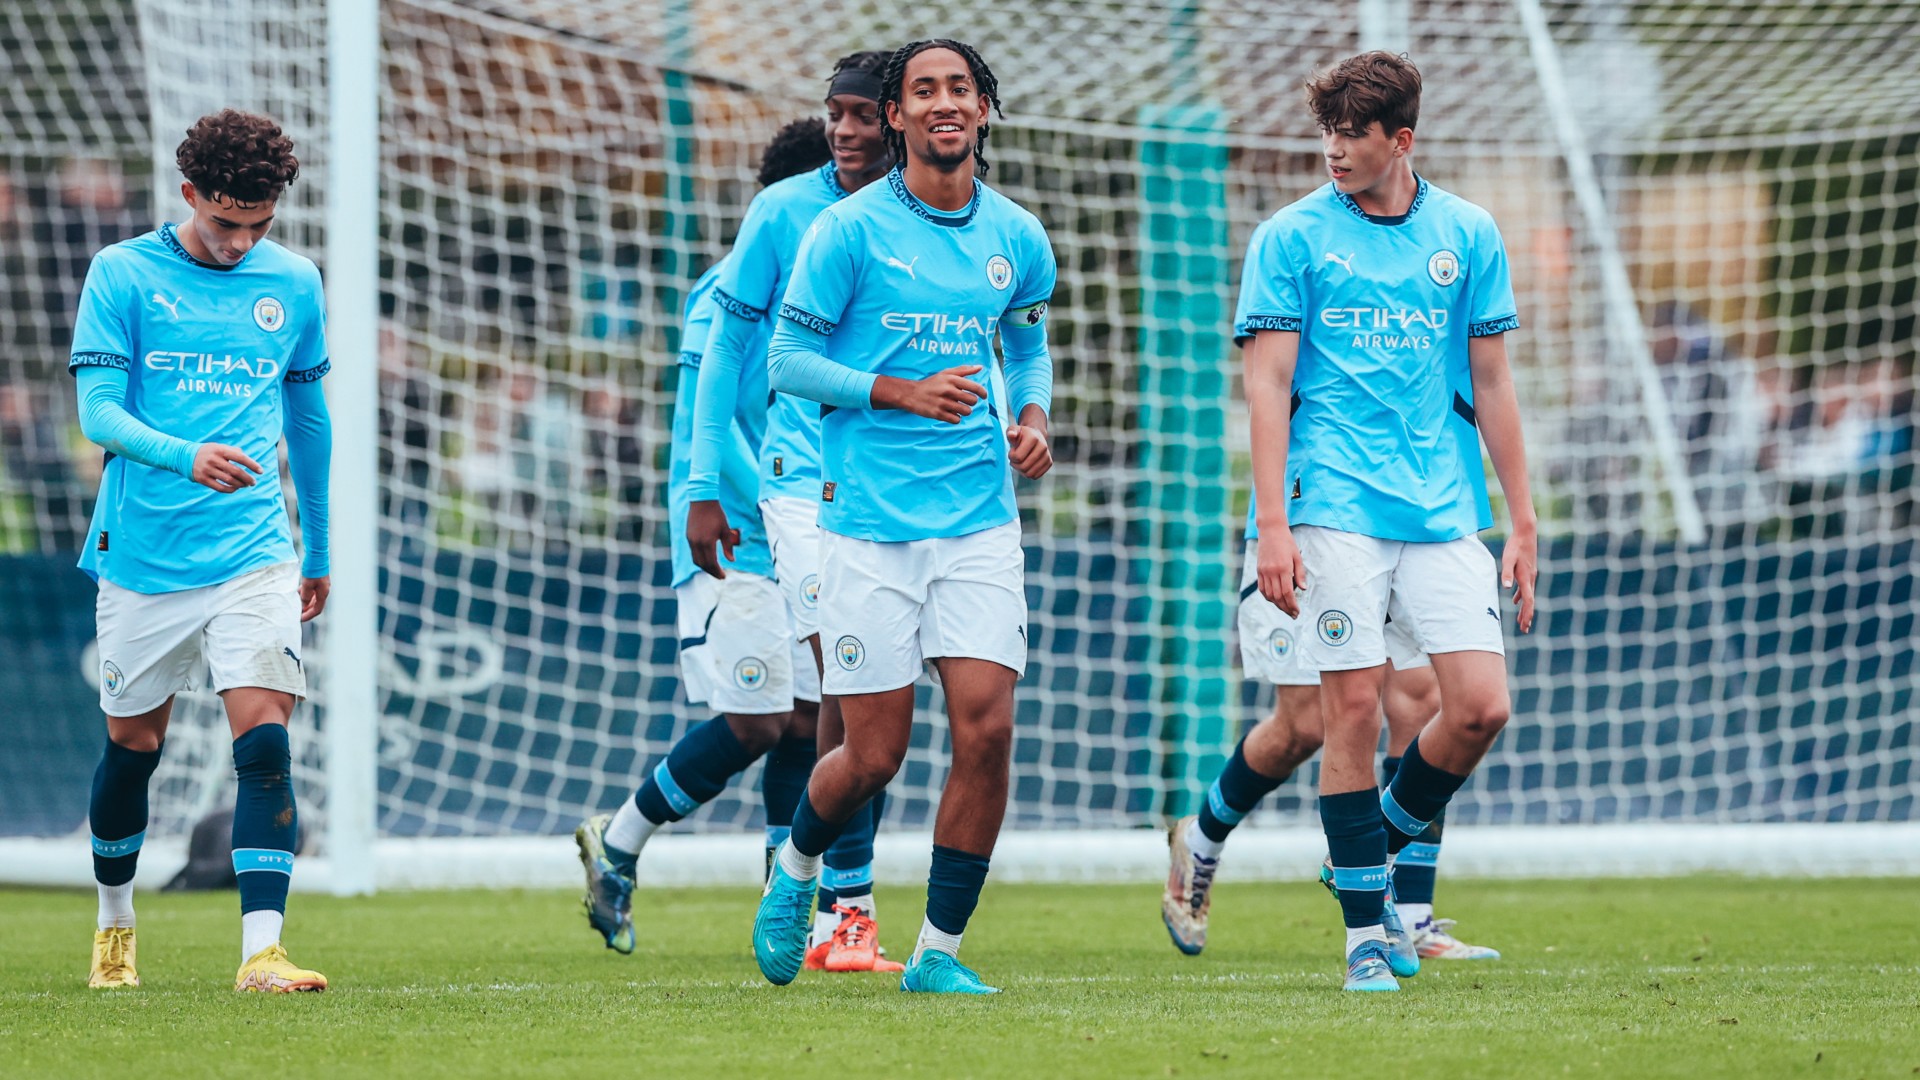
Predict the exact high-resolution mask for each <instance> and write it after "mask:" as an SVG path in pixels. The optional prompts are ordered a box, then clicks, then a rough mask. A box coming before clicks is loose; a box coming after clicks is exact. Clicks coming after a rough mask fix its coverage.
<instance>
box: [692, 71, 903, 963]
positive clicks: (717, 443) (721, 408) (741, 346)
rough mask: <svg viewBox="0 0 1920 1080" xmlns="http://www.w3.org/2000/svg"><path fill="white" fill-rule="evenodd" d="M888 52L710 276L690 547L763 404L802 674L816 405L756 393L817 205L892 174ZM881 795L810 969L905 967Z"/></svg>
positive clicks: (836, 735) (851, 851)
mask: <svg viewBox="0 0 1920 1080" xmlns="http://www.w3.org/2000/svg"><path fill="white" fill-rule="evenodd" d="M889 55H891V54H889V53H885V52H858V53H854V54H852V55H851V56H845V57H842V58H841V59H840V60H839V61H838V62H837V63H835V64H834V70H833V75H832V78H831V80H830V82H829V83H828V86H827V98H826V107H827V132H828V141H829V143H830V144H831V146H832V148H833V164H832V165H831V166H830V167H828V168H824V169H821V170H820V171H819V172H818V173H812V174H808V175H806V176H799V177H795V178H793V179H792V180H789V181H787V182H786V183H783V184H775V185H773V186H771V187H769V188H767V190H765V191H763V192H761V193H760V194H759V195H758V196H757V197H755V199H754V200H753V203H752V205H751V206H749V207H748V208H747V215H746V220H745V221H743V222H742V223H741V225H740V235H739V236H738V237H737V238H736V239H735V241H734V250H733V255H732V257H731V258H729V259H728V260H727V265H726V267H725V268H724V269H723V270H722V271H721V274H720V277H719V279H718V282H717V284H716V285H715V288H714V298H715V300H716V301H717V302H718V303H719V305H720V309H721V311H720V314H719V316H718V317H717V320H716V323H715V331H714V336H713V340H712V342H711V344H710V346H709V348H708V350H707V351H708V356H707V362H706V364H705V366H703V367H702V368H701V372H700V385H701V390H700V402H699V405H698V406H697V408H698V409H699V412H700V419H699V420H698V421H697V423H696V430H695V445H694V452H693V454H694V463H693V478H692V480H691V482H690V484H689V487H690V489H691V492H692V499H693V502H692V504H691V508H690V510H689V513H688V522H687V534H688V537H689V539H690V540H691V542H692V544H693V549H694V559H695V561H696V562H698V563H699V564H700V565H701V567H702V568H703V569H705V570H706V571H707V572H708V573H710V574H719V573H721V572H722V571H721V569H720V566H719V563H718V560H717V557H716V555H715V553H714V548H715V544H716V542H718V543H721V544H722V545H723V547H724V544H725V542H726V540H727V536H728V531H727V530H728V528H729V524H728V523H729V520H731V519H733V515H730V514H728V512H727V511H726V509H725V506H724V505H723V503H722V502H721V501H720V500H718V499H716V498H715V497H714V490H715V487H714V485H715V481H716V470H715V464H714V463H715V462H716V461H717V460H718V459H719V457H720V453H719V449H720V447H721V446H722V445H723V444H724V439H723V436H724V432H725V430H726V417H727V416H728V415H729V413H730V412H731V410H733V409H734V408H736V407H739V408H756V407H757V408H759V409H760V411H761V412H763V413H766V414H767V415H766V421H765V422H766V430H767V435H766V439H765V441H764V442H763V443H761V447H760V505H759V513H760V515H761V517H762V519H763V520H764V522H765V523H766V530H767V537H768V539H769V541H770V542H771V544H772V547H773V565H774V577H775V579H776V580H777V581H778V582H779V584H780V588H781V591H782V592H783V593H785V595H786V598H787V607H788V610H789V611H790V612H791V613H792V617H793V633H794V636H795V638H796V639H798V640H800V641H803V642H805V643H806V649H807V651H808V652H810V653H811V654H812V657H813V661H812V666H811V667H810V668H809V669H808V672H807V674H808V675H809V676H810V677H812V678H814V679H817V678H818V677H819V675H820V672H821V665H822V663H823V660H824V657H823V656H822V653H821V648H820V621H819V611H818V608H819V591H820V529H819V520H818V519H819V512H820V501H819V496H820V483H821V479H820V406H819V404H818V403H817V402H813V401H807V400H805V399H802V398H798V397H795V396H793V395H791V394H777V395H775V400H774V402H773V404H772V407H771V408H770V409H768V408H767V407H766V406H765V405H764V404H761V403H764V402H765V400H766V397H767V392H766V391H767V388H766V379H767V356H766V345H767V337H768V335H769V334H770V333H771V330H772V323H773V320H772V319H771V318H770V317H769V316H770V315H771V314H772V313H773V310H774V307H775V306H776V305H777V304H778V303H779V301H780V297H781V295H782V294H783V293H784V292H785V291H786V287H787V280H788V278H789V277H790V276H791V275H792V273H793V266H794V258H795V256H796V255H797V254H798V253H799V250H800V240H801V237H802V236H804V235H805V234H806V230H807V226H808V225H810V224H812V223H813V219H814V218H815V217H816V216H817V215H818V214H819V213H820V211H822V210H824V209H826V208H827V207H829V206H832V205H833V204H835V203H837V202H839V201H840V200H841V199H844V198H846V197H847V196H848V195H849V194H851V193H852V192H855V191H859V190H860V189H862V188H864V187H866V186H867V185H868V184H870V183H872V182H873V181H874V180H876V179H878V178H879V177H880V176H882V175H884V174H885V173H886V171H887V169H888V167H889V165H890V163H891V160H892V159H891V156H890V154H889V152H888V150H887V143H886V139H885V138H884V137H883V135H882V130H881V124H880V103H879V97H880V75H881V71H882V69H883V68H884V67H885V66H886V62H887V58H888V56H889ZM809 730H813V729H809ZM817 735H818V738H817V752H818V753H825V752H827V751H829V750H831V749H833V748H834V747H835V746H838V745H839V744H840V741H841V737H842V728H841V724H840V711H839V708H838V707H837V705H836V704H835V703H834V700H833V698H832V697H831V696H829V697H827V698H826V699H825V700H824V701H823V702H822V703H821V707H820V716H819V724H818V729H817ZM792 738H794V739H795V740H797V738H798V736H797V735H796V736H793V737H792ZM782 752H783V753H790V754H792V755H794V756H795V757H798V756H800V755H801V754H802V753H804V754H805V755H806V756H807V758H808V761H809V762H811V760H812V758H813V756H814V754H815V753H816V749H815V747H814V746H806V747H800V746H797V745H791V744H783V748H782ZM800 782H801V783H802V784H804V783H805V778H804V777H802V778H801V781H800ZM884 803H885V792H877V793H875V795H874V797H873V801H872V802H871V803H870V804H869V805H868V807H867V809H866V810H865V811H864V816H859V817H858V819H857V820H856V821H854V822H853V823H851V824H850V825H849V826H848V827H847V828H846V829H845V830H844V831H843V832H842V833H841V834H840V836H839V837H838V838H837V839H835V841H834V843H833V846H832V847H831V848H829V849H828V850H827V853H826V869H825V870H824V871H822V881H821V884H820V890H819V897H818V911H817V912H816V913H815V915H814V918H813V929H812V932H811V936H810V940H809V943H808V948H807V956H806V962H805V967H806V968H807V969H808V970H828V971H872V970H882V971H899V970H900V965H899V964H897V963H894V962H892V961H889V960H886V959H884V958H882V957H881V956H880V955H879V927H878V925H877V924H876V922H875V908H874V902H873V838H874V831H875V829H876V827H877V826H878V824H879V820H880V815H881V813H882V811H883V809H884ZM788 820H789V819H786V818H783V819H781V820H780V821H779V822H777V823H775V822H773V821H772V819H769V821H768V826H769V828H768V852H769V857H771V852H772V850H773V849H774V848H776V847H778V846H779V843H780V841H781V840H784V839H785V838H786V837H785V830H784V829H781V830H778V831H777V832H776V830H775V829H774V828H773V826H774V825H775V824H778V825H781V826H784V825H786V824H787V822H788Z"/></svg>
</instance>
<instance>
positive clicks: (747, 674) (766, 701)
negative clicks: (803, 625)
mask: <svg viewBox="0 0 1920 1080" xmlns="http://www.w3.org/2000/svg"><path fill="white" fill-rule="evenodd" d="M673 595H674V599H675V601H676V602H677V606H678V609H679V610H678V613H677V621H678V623H679V629H680V682H681V684H682V685H684V686H685V687H686V691H687V700H688V701H689V702H691V703H692V704H695V705H705V706H707V707H709V708H711V709H713V710H714V711H715V712H720V713H734V714H736V715H740V716H765V715H768V714H771V713H783V712H788V711H790V710H791V709H792V708H793V690H794V686H793V673H794V662H795V659H796V657H797V656H799V655H800V654H799V652H797V651H796V649H797V646H798V643H797V642H795V641H794V640H793V635H792V633H790V632H789V630H788V624H787V601H786V599H785V598H784V597H782V596H781V595H780V587H779V586H777V585H775V584H774V583H773V582H772V581H771V580H769V579H767V578H764V577H761V576H760V575H759V574H749V573H747V572H746V571H744V570H729V571H727V576H726V577H725V578H724V579H721V580H715V579H714V578H713V577H711V576H709V575H707V574H705V573H699V574H695V575H693V577H692V578H690V579H688V580H687V581H686V583H685V584H682V585H680V586H679V587H678V588H676V589H674V590H673ZM806 666H807V670H809V671H811V670H812V669H813V653H812V652H811V651H808V652H807V653H806Z"/></svg>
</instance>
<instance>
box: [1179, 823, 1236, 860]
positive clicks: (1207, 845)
mask: <svg viewBox="0 0 1920 1080" xmlns="http://www.w3.org/2000/svg"><path fill="white" fill-rule="evenodd" d="M1226 846H1227V842H1226V841H1225V840H1214V839H1212V838H1210V837H1208V836H1207V834H1206V833H1203V832H1201V831H1200V819H1199V818H1194V819H1193V820H1192V821H1189V822H1187V850H1189V851H1191V852H1193V853H1194V854H1195V855H1198V856H1200V857H1201V858H1203V859H1218V858H1219V857H1220V851H1221V849H1222V848H1224V847H1226Z"/></svg>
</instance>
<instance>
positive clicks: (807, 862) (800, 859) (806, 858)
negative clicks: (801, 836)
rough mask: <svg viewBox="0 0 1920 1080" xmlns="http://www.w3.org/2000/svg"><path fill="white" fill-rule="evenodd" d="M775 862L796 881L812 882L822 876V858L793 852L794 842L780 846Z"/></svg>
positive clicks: (774, 857)
mask: <svg viewBox="0 0 1920 1080" xmlns="http://www.w3.org/2000/svg"><path fill="white" fill-rule="evenodd" d="M773 861H774V862H777V863H779V864H780V869H782V870H784V871H786V873H787V876H788V877H790V878H792V879H793V880H795V881H812V880H814V879H815V878H817V877H819V876H820V856H818V855H802V854H800V853H799V852H797V851H795V850H793V841H792V840H788V841H787V842H786V843H784V844H781V845H780V850H779V851H777V852H775V853H774V856H773Z"/></svg>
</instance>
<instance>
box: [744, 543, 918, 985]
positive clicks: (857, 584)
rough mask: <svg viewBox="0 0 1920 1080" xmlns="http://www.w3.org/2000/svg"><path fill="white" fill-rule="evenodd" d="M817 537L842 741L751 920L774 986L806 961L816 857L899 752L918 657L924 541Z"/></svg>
mask: <svg viewBox="0 0 1920 1080" xmlns="http://www.w3.org/2000/svg"><path fill="white" fill-rule="evenodd" d="M821 539H822V543H821V588H820V594H819V599H820V624H821V641H822V644H823V645H824V646H826V649H827V658H826V673H825V677H824V678H823V680H822V685H821V690H822V692H823V694H825V695H827V696H832V697H835V698H837V699H838V702H839V707H840V717H841V723H842V726H843V728H844V733H845V741H844V742H842V743H841V745H840V746H838V747H836V748H835V749H833V750H832V751H830V752H828V753H826V754H824V755H822V756H821V758H820V760H819V762H818V763H817V764H815V765H814V769H813V778H812V779H811V780H809V781H808V782H807V790H806V793H805V794H804V795H803V796H802V797H801V799H800V805H799V807H798V808H797V809H796V810H795V811H794V815H793V831H792V832H791V833H789V834H788V836H787V842H786V843H785V844H783V845H782V846H781V848H780V850H779V851H778V852H777V853H776V854H775V856H774V871H773V874H772V876H771V877H769V878H768V881H767V888H766V891H765V893H763V894H762V896H761V898H760V909H759V912H758V913H757V914H756V915H755V917H754V933H753V947H754V959H755V961H756V962H757V963H758V964H759V966H760V971H761V974H763V975H765V976H766V978H767V980H768V981H769V982H772V983H774V984H776V985H785V984H786V983H789V982H791V981H793V978H794V976H795V975H797V974H799V972H800V968H801V965H802V963H803V961H804V959H805V954H806V949H807V939H808V936H809V931H810V929H811V927H812V924H813V918H812V915H813V905H814V896H815V891H816V889H817V888H818V886H819V878H820V870H821V859H822V856H824V855H825V853H826V851H827V849H828V848H829V847H831V846H832V844H833V842H834V841H835V840H836V839H838V838H839V836H840V834H841V833H842V832H843V831H844V830H845V829H846V827H847V824H848V822H849V821H851V820H853V819H854V817H855V816H856V815H863V814H870V813H871V811H870V810H869V808H868V807H869V802H870V800H871V799H872V798H873V796H874V795H875V794H877V793H879V792H880V791H881V789H883V788H885V787H886V785H887V783H888V782H889V781H890V780H892V779H893V777H894V774H895V773H897V772H898V771H899V769H900V764H901V762H902V761H904V760H905V759H906V754H907V743H908V740H909V738H910V736H911V734H912V729H913V682H914V680H915V678H917V677H918V675H919V673H920V667H921V663H922V657H923V654H922V652H921V646H920V637H919V632H918V629H919V624H920V619H921V607H922V605H923V604H924V603H925V599H926V581H927V576H928V575H927V568H928V566H929V565H930V562H929V552H928V551H927V542H921V541H914V542H908V543H896V544H880V543H874V542H872V541H866V540H857V539H854V538H851V537H845V536H839V535H836V534H833V533H824V534H822V538H821Z"/></svg>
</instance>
